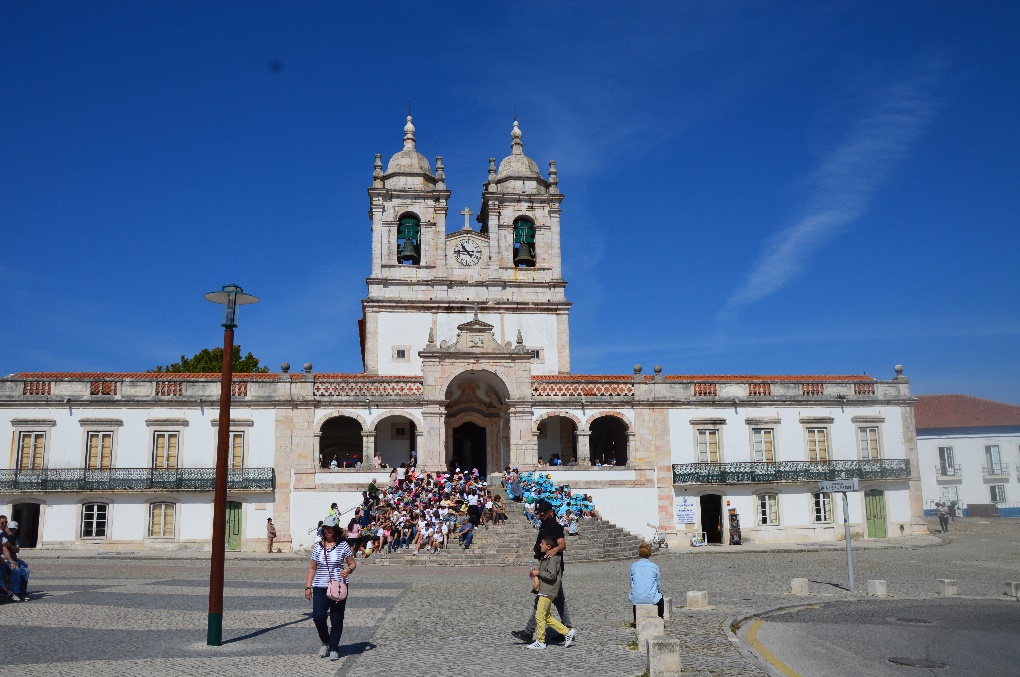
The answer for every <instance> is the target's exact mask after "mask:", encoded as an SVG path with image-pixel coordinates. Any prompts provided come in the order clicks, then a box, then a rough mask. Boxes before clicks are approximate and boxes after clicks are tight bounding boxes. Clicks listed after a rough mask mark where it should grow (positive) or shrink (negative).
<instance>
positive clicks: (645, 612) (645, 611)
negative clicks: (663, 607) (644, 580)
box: [634, 604, 659, 627]
mask: <svg viewBox="0 0 1020 677" xmlns="http://www.w3.org/2000/svg"><path fill="white" fill-rule="evenodd" d="M634 611H635V612H636V614H637V620H635V621H634V623H635V627H636V626H638V625H641V621H647V620H651V619H653V618H658V617H659V605H658V604H635V605H634Z"/></svg>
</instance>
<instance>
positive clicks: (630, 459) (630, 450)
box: [616, 430, 640, 466]
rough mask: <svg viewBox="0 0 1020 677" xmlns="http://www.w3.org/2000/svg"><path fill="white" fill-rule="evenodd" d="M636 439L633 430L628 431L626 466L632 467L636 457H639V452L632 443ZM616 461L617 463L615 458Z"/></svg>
mask: <svg viewBox="0 0 1020 677" xmlns="http://www.w3.org/2000/svg"><path fill="white" fill-rule="evenodd" d="M636 439H637V433H635V432H634V431H633V430H628V431H627V463H626V464H625V465H627V466H632V465H634V464H635V462H636V461H637V459H638V456H639V453H640V452H639V450H638V448H637V445H635V444H634V441H635V440H636ZM616 460H617V462H619V460H620V459H619V458H617V459H616Z"/></svg>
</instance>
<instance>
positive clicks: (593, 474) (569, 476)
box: [542, 468, 637, 494]
mask: <svg viewBox="0 0 1020 677" xmlns="http://www.w3.org/2000/svg"><path fill="white" fill-rule="evenodd" d="M542 472H543V473H545V474H546V475H549V477H550V478H552V482H553V484H555V485H560V484H570V483H571V482H589V481H593V480H594V481H597V480H603V481H605V480H633V479H636V478H637V471H635V470H625V469H622V468H621V469H619V470H615V469H614V470H602V469H601V468H600V469H599V470H573V469H571V470H549V469H546V470H543V471H542ZM578 491H580V492H581V493H582V494H590V493H591V491H590V490H588V489H579V490H578Z"/></svg>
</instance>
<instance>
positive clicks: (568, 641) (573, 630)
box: [563, 628, 577, 648]
mask: <svg viewBox="0 0 1020 677" xmlns="http://www.w3.org/2000/svg"><path fill="white" fill-rule="evenodd" d="M576 635H577V628H570V631H569V632H568V633H567V637H566V639H565V640H564V641H563V648H567V647H568V646H570V645H571V644H573V643H574V637H575V636H576Z"/></svg>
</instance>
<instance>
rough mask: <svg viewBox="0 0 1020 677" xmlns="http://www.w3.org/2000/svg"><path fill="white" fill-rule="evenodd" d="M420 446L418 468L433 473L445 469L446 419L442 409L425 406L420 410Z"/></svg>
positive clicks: (434, 405) (434, 406)
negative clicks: (421, 434)
mask: <svg viewBox="0 0 1020 677" xmlns="http://www.w3.org/2000/svg"><path fill="white" fill-rule="evenodd" d="M422 427H423V430H422V433H423V440H422V445H421V446H420V447H418V467H419V468H425V469H426V470H428V471H432V472H435V471H437V470H440V469H442V468H445V467H446V462H445V459H446V418H445V412H444V407H442V406H441V405H438V404H427V405H425V406H424V407H423V408H422Z"/></svg>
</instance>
